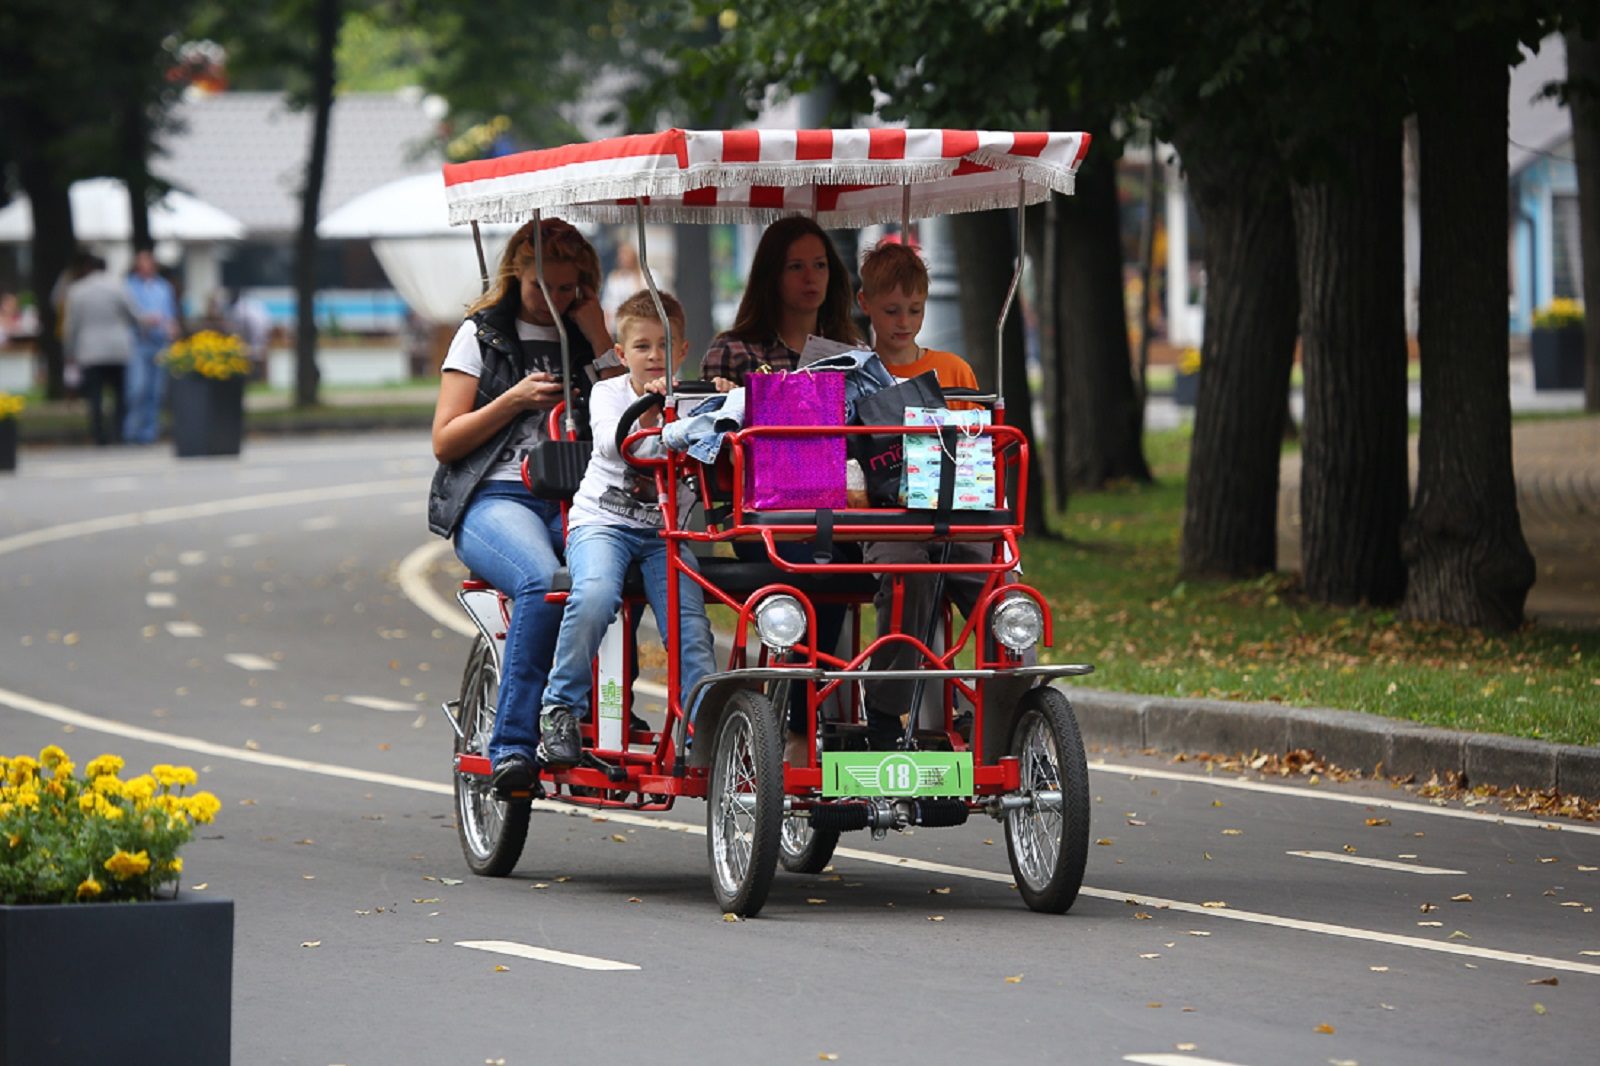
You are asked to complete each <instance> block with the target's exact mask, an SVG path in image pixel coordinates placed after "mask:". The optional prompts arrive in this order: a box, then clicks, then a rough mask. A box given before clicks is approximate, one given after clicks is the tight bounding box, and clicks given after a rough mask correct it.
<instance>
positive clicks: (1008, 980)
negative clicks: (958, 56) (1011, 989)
mask: <svg viewBox="0 0 1600 1066" xmlns="http://www.w3.org/2000/svg"><path fill="white" fill-rule="evenodd" d="M1021 983H1022V975H1021V974H1020V973H1019V974H1017V975H1016V976H1015V977H1007V978H1006V984H1008V985H1020V984H1021Z"/></svg>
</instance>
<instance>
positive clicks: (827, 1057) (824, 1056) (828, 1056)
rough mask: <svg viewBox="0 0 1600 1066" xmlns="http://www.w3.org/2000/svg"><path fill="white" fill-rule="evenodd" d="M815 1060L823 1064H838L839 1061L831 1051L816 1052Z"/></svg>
mask: <svg viewBox="0 0 1600 1066" xmlns="http://www.w3.org/2000/svg"><path fill="white" fill-rule="evenodd" d="M817 1058H818V1059H820V1060H822V1061H823V1062H838V1061H839V1056H837V1055H835V1054H834V1053H833V1052H831V1051H819V1052H817Z"/></svg>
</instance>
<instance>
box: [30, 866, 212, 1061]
mask: <svg viewBox="0 0 1600 1066" xmlns="http://www.w3.org/2000/svg"><path fill="white" fill-rule="evenodd" d="M232 1007H233V901H232V900H226V899H206V900H194V899H188V898H180V899H175V900H153V901H151V902H148V903H64V904H53V905H41V906H7V905H0V1066H23V1064H31V1063H44V1062H62V1063H66V1062H108V1063H109V1062H118V1063H134V1062H182V1063H186V1064H191V1066H211V1064H215V1063H227V1061H228V1053H229V1041H230V1038H231V1035H232V1034H231V1029H232Z"/></svg>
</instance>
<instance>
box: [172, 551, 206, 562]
mask: <svg viewBox="0 0 1600 1066" xmlns="http://www.w3.org/2000/svg"><path fill="white" fill-rule="evenodd" d="M205 561H206V553H205V552H203V551H186V552H179V553H178V562H179V563H180V564H181V565H183V566H199V565H200V564H201V563H204V562H205Z"/></svg>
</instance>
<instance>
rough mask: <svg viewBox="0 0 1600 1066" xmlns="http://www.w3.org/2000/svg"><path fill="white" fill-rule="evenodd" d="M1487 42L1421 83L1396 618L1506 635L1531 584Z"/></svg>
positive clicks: (1467, 41) (1496, 94)
mask: <svg viewBox="0 0 1600 1066" xmlns="http://www.w3.org/2000/svg"><path fill="white" fill-rule="evenodd" d="M1502 53H1503V50H1502V48H1501V47H1499V41H1498V40H1496V39H1495V38H1494V37H1486V38H1483V37H1480V38H1473V37H1467V36H1462V37H1458V38H1457V40H1456V41H1455V43H1454V49H1453V59H1452V62H1450V63H1449V64H1447V65H1443V66H1440V67H1437V68H1435V69H1434V70H1432V71H1430V72H1428V73H1426V74H1424V76H1423V78H1424V79H1425V80H1419V82H1418V92H1417V103H1418V109H1417V129H1418V132H1419V134H1420V142H1421V153H1420V155H1421V166H1420V168H1419V169H1420V173H1421V176H1420V189H1421V221H1422V277H1421V283H1422V289H1421V297H1420V302H1419V306H1418V326H1419V328H1418V335H1419V337H1420V340H1421V346H1422V433H1421V439H1420V441H1419V443H1418V466H1417V496H1416V503H1415V505H1414V506H1413V507H1412V510H1411V515H1410V517H1409V518H1407V520H1406V523H1405V527H1404V532H1403V535H1402V547H1403V553H1404V556H1405V561H1406V565H1407V567H1408V568H1409V573H1408V577H1407V582H1406V598H1405V607H1404V614H1405V616H1406V617H1408V618H1413V619H1417V620H1419V621H1427V622H1449V623H1452V624H1455V625H1460V626H1472V627H1487V628H1492V629H1515V628H1517V627H1518V626H1520V625H1521V624H1522V606H1523V602H1524V601H1525V600H1526V599H1527V596H1528V589H1529V588H1531V587H1532V586H1533V581H1534V577H1535V571H1534V563H1533V555H1532V554H1531V553H1530V552H1529V551H1528V545H1527V542H1526V541H1525V540H1524V539H1523V536H1522V525H1521V522H1520V521H1519V519H1518V516H1517V485H1516V478H1515V476H1514V475H1513V473H1512V468H1511V398H1510V381H1509V377H1510V375H1509V372H1508V369H1507V367H1508V360H1509V352H1508V347H1509V346H1508V344H1507V329H1508V322H1507V312H1506V293H1507V291H1508V288H1509V279H1508V276H1507V273H1508V271H1507V265H1506V256H1505V235H1506V222H1507V218H1506V182H1507V180H1508V179H1507V173H1506V157H1505V153H1503V152H1485V151H1483V150H1482V147H1483V144H1484V143H1485V138H1486V137H1487V138H1488V140H1489V141H1490V142H1491V143H1495V144H1498V143H1499V142H1500V141H1501V140H1504V138H1505V136H1506V92H1507V90H1508V87H1509V81H1510V75H1509V73H1508V71H1507V68H1506V63H1505V58H1504V55H1503V54H1502Z"/></svg>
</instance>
